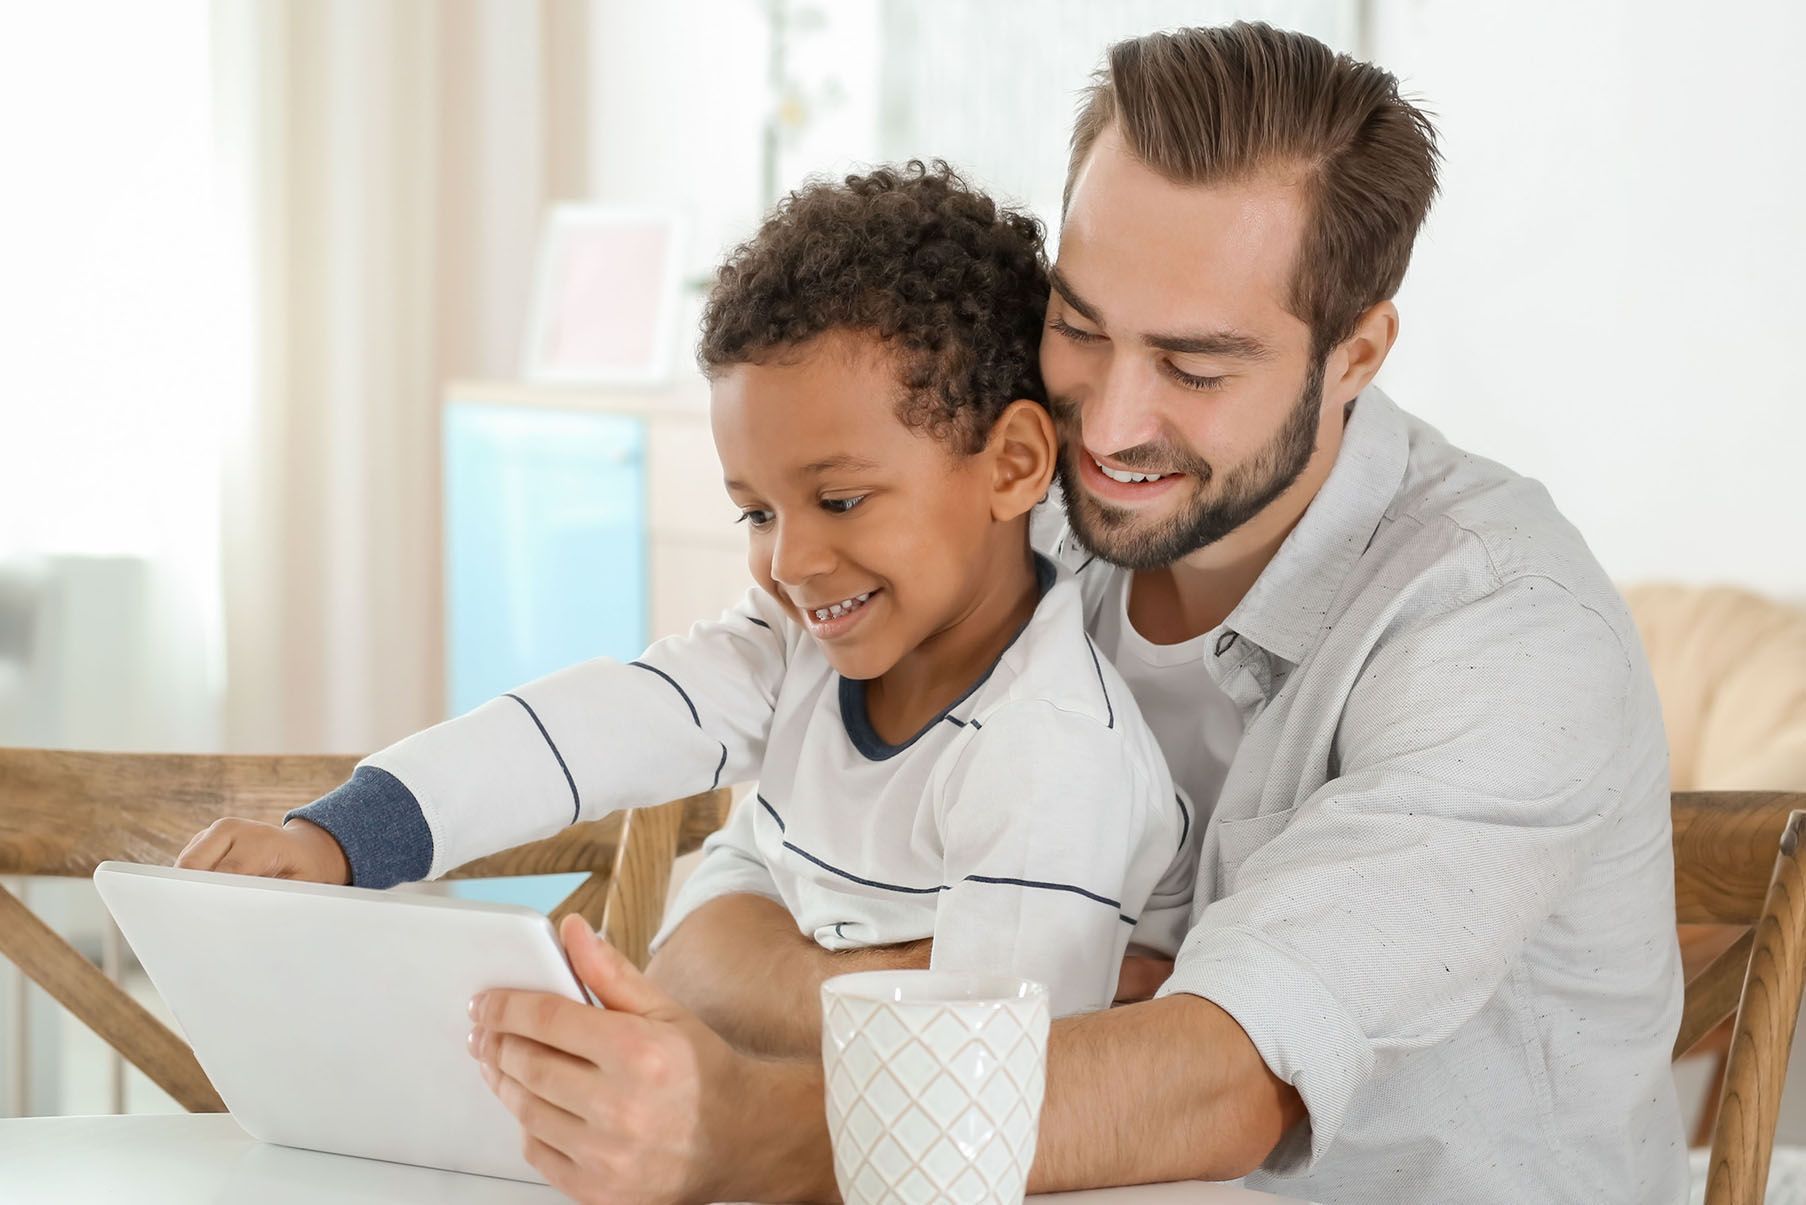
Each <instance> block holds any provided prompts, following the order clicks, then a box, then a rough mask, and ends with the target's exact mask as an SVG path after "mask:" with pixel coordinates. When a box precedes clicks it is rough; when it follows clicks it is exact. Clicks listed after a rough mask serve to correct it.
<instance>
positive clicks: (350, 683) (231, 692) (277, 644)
mask: <svg viewBox="0 0 1806 1205" xmlns="http://www.w3.org/2000/svg"><path fill="white" fill-rule="evenodd" d="M586 34H587V7H586V5H584V4H583V3H580V2H578V0H539V2H537V3H514V2H509V0H261V2H259V3H255V4H251V3H240V2H235V0H219V2H218V3H217V4H216V8H215V46H216V54H215V64H216V98H217V108H218V112H219V115H220V122H221V125H220V130H221V138H222V146H223V150H224V158H225V159H226V160H227V161H228V162H232V163H235V164H237V165H238V170H237V172H236V173H235V174H234V176H233V178H232V184H231V193H232V195H231V196H230V197H229V199H228V205H227V212H228V214H230V215H235V220H236V222H237V223H238V228H237V230H236V231H235V234H236V235H237V243H238V245H239V247H240V248H241V249H242V256H241V258H240V262H239V264H238V272H237V274H236V280H237V282H238V288H239V292H240V297H239V303H238V305H237V306H236V307H235V312H236V313H237V314H238V315H240V317H241V319H242V322H243V324H244V329H243V330H242V331H240V332H237V333H238V335H239V336H240V337H239V338H238V339H237V340H236V345H237V346H239V347H242V348H243V349H244V354H243V356H242V359H241V362H240V363H239V364H238V366H237V367H238V371H239V373H240V379H241V380H242V382H243V385H244V389H243V396H244V398H245V399H246V401H245V404H243V405H241V406H237V407H234V408H232V410H231V412H230V415H229V421H228V423H227V428H226V432H225V447H224V456H223V460H224V464H225V469H226V480H225V506H224V528H223V537H222V538H223V563H224V572H223V575H222V576H223V582H224V597H225V633H226V658H225V664H226V691H225V740H226V745H227V747H228V748H231V749H236V750H245V751H264V752H277V751H347V752H362V751H367V750H369V749H371V748H374V747H376V746H378V745H381V744H383V743H386V742H388V741H391V740H394V739H396V738H398V737H399V736H401V735H404V734H405V733H407V732H410V731H413V730H415V729H418V728H420V727H423V726H425V725H427V724H430V723H432V722H434V721H436V720H438V719H440V718H442V706H443V704H442V691H443V686H442V668H441V660H442V658H441V648H442V640H441V624H440V575H441V568H440V555H439V528H438V508H439V501H438V499H439V424H438V407H439V399H440V390H441V386H442V384H443V383H444V382H445V381H446V380H448V379H451V378H453V377H458V376H469V375H509V374H511V373H512V372H513V371H514V367H515V359H516V346H517V337H518V330H519V327H520V321H521V315H522V313H523V311H524V308H525V294H526V290H527V286H528V281H529V278H530V274H531V267H532V253H533V246H534V239H535V234H536V231H537V227H538V221H539V215H540V213H541V210H542V207H543V205H544V204H545V203H546V202H547V201H548V200H551V199H558V198H560V197H562V196H566V195H572V194H575V193H578V192H580V191H581V190H582V188H583V186H584V174H585V173H584V168H583V153H584V145H585V141H584V135H583V131H582V113H583V108H584V105H583V96H584V87H583V81H584V74H583V63H584V61H585V59H584V47H585V43H586Z"/></svg>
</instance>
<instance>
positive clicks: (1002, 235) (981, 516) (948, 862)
mask: <svg viewBox="0 0 1806 1205" xmlns="http://www.w3.org/2000/svg"><path fill="white" fill-rule="evenodd" d="M1047 291H1048V285H1047V279H1046V269H1045V262H1044V260H1043V258H1042V251H1041V242H1040V228H1039V226H1038V224H1037V223H1036V222H1035V221H1034V220H1033V219H1032V218H1029V217H1026V216H1023V215H1020V214H1016V213H1012V212H1010V211H1008V210H999V209H998V208H997V207H996V206H995V205H994V204H993V203H992V202H991V201H990V200H989V199H988V198H986V197H984V196H982V195H980V194H978V193H976V192H974V191H972V190H971V189H969V188H968V187H967V186H966V185H965V184H964V183H963V182H962V181H961V180H960V179H959V178H958V177H957V176H956V175H954V174H953V173H952V172H951V171H950V170H949V169H948V168H947V167H946V166H945V165H944V164H937V165H935V166H934V167H932V168H929V167H924V166H923V165H922V164H920V163H912V164H910V165H908V166H907V167H905V168H900V169H894V170H893V169H885V170H879V171H875V172H873V173H871V174H870V175H865V176H853V177H849V178H847V179H846V180H845V181H844V182H843V183H840V184H831V185H830V184H816V185H812V186H810V187H807V188H805V189H803V190H801V191H799V192H797V193H794V194H792V195H791V197H790V198H789V199H788V200H787V201H786V202H785V203H784V204H783V205H781V206H780V207H779V208H778V209H777V210H776V211H775V212H774V214H773V215H772V216H771V217H770V218H769V219H768V220H767V221H766V222H765V224H764V225H763V226H762V227H761V229H760V230H759V232H758V234H757V235H756V236H755V237H754V238H753V239H752V240H751V241H750V242H748V243H747V244H745V245H744V246H742V247H741V248H739V249H738V250H737V251H736V252H735V253H734V254H733V255H732V256H731V257H730V258H729V260H728V261H727V263H726V264H725V265H724V266H723V268H722V270H721V273H720V275H719V278H718V280H717V283H716V285H715V287H714V290H713V292H712V294H711V295H710V297H709V301H708V305H707V308H706V311H705V315H704V319H703V334H702V343H701V350H700V360H701V363H702V367H703V370H704V372H705V374H706V375H707V376H708V378H709V380H710V386H711V418H712V423H713V428H714V435H715V442H716V447H717V450H718V451H719V453H720V458H721V463H722V467H723V469H724V470H725V479H726V485H727V490H728V493H729V494H730V495H731V497H732V498H733V500H734V502H735V503H736V504H737V505H738V506H739V507H740V509H741V519H742V521H743V522H744V523H745V525H746V527H747V529H748V531H747V537H748V564H749V566H750V568H751V570H752V575H753V578H754V579H755V581H756V582H757V583H758V588H756V589H754V590H752V591H751V592H749V593H748V595H747V597H746V599H745V600H744V601H743V602H742V603H741V604H740V605H739V606H738V607H736V608H735V609H733V610H731V611H729V612H728V613H726V614H725V615H724V616H723V617H722V618H721V620H720V621H718V622H716V623H709V624H700V625H698V626H697V627H695V628H694V629H692V630H691V632H690V633H689V634H688V635H687V636H682V637H674V638H672V639H669V640H663V641H660V642H659V643H657V644H655V645H653V646H652V647H651V648H649V649H648V650H646V652H645V654H644V655H643V656H642V657H641V658H640V659H639V660H637V661H633V662H629V663H627V664H625V665H623V664H620V663H618V662H613V661H608V660H597V661H592V662H587V663H585V664H582V665H578V666H574V667H572V668H570V669H566V670H563V671H560V672H559V673H555V674H552V675H550V676H549V677H546V678H543V679H540V680H539V681H536V682H533V683H530V684H528V685H526V686H523V687H521V688H520V689H519V690H517V691H515V692H513V693H511V694H508V695H505V696H503V697H502V698H499V699H496V700H493V701H491V702H489V703H487V704H485V705H483V706H482V707H479V708H477V709H476V710H475V711H472V712H471V713H469V714H468V715H464V716H461V717H459V718H457V719H454V720H451V721H448V722H446V723H444V724H440V725H438V726H437V727H434V728H431V729H428V730H427V731H425V732H422V733H419V734H417V735H415V736H412V737H409V738H408V739H406V740H404V741H402V742H400V743H399V744H396V745H394V746H391V747H390V748H388V749H385V750H383V751H382V752H380V753H377V754H375V755H374V756H372V757H370V758H367V759H366V760H365V761H364V762H363V763H361V764H360V765H359V767H358V769H357V771H356V773H355V774H354V776H353V777H352V779H351V781H350V782H348V783H346V784H345V785H344V786H342V787H340V788H339V789H338V790H337V791H335V792H333V793H332V794H330V795H328V796H326V797H325V798H323V799H321V800H319V801H317V802H315V803H313V804H310V805H309V806H307V807H305V808H301V809H299V810H298V811H296V812H294V813H292V814H291V815H290V817H289V818H288V819H287V821H286V823H285V824H284V825H283V826H281V827H280V828H277V827H275V826H271V825H257V824H252V823H250V822H246V821H221V822H219V823H218V824H216V825H215V826H213V828H211V829H209V830H208V831H207V832H206V833H203V834H202V835H200V836H199V837H197V838H196V839H195V841H194V842H193V843H191V845H190V847H189V849H188V850H186V851H184V854H183V857H182V859H181V861H180V863H179V864H181V865H190V866H198V867H213V868H218V869H226V870H243V871H248V872H250V873H258V874H283V875H287V876H290V877H303V878H315V879H323V880H326V881H337V882H346V881H349V882H352V883H355V884H357V885H359V886H368V887H387V886H390V885H392V884H395V883H398V882H403V881H407V880H413V879H422V878H432V877H434V876H436V875H439V874H441V873H443V872H444V871H446V870H448V869H450V868H452V867H455V866H458V865H460V864H462V863H464V862H467V861H469V860H471V859H473V858H477V857H480V856H482V855H485V854H489V853H493V852H495V851H497V850H500V849H504V848H507V847H510V846H514V845H518V844H521V843H523V842H526V841H530V840H534V839H537V838H541V837H545V836H548V835H550V834H551V833H553V832H555V831H556V830H557V829H559V828H561V827H563V826H565V825H568V824H572V823H574V822H576V821H577V820H580V819H595V818H597V817H599V816H602V815H604V814H606V813H607V812H609V811H612V810H615V809H618V808H624V807H634V806H642V805H647V804H653V803H659V802H662V801H664V800H667V799H671V798H675V797H678V796H682V795H688V794H692V793H695V792H697V791H703V790H707V789H709V788H711V787H714V786H718V785H721V784H723V783H733V782H742V781H747V780H750V779H754V778H756V779H758V782H759V786H758V791H757V794H756V796H755V798H753V799H750V800H747V801H745V802H743V804H742V805H741V806H740V807H739V808H738V809H737V810H736V812H735V815H734V816H733V818H732V819H731V820H730V821H729V823H728V826H727V827H726V828H725V829H724V830H723V831H722V832H721V833H718V834H716V835H715V836H714V837H713V838H711V840H710V841H709V843H708V845H707V847H706V848H707V853H706V855H705V857H704V860H703V865H702V867H701V868H700V869H699V870H698V872H697V873H698V879H699V881H702V882H708V883H712V884H715V885H716V886H717V887H718V886H719V885H720V884H722V883H723V882H724V881H725V882H728V883H732V884H733V885H734V886H735V887H736V889H739V890H746V891H753V892H758V893H761V894H764V895H767V896H770V897H773V898H776V899H778V900H780V901H781V902H782V903H783V904H784V905H785V906H786V907H787V908H788V909H789V910H790V912H791V914H792V915H793V916H794V917H795V918H796V921H797V924H798V926H799V928H800V930H801V931H802V932H804V933H805V934H809V935H812V936H813V938H814V940H815V941H816V942H817V943H819V944H820V945H821V946H823V947H825V948H829V949H847V948H853V947H867V946H879V945H892V944H896V943H901V942H909V941H916V940H919V939H922V938H932V939H933V947H932V965H933V966H934V967H935V968H937V969H972V970H978V969H982V970H987V971H1000V970H1005V969H1007V970H1009V971H1011V972H1013V973H1016V974H1019V975H1023V976H1027V977H1029V978H1033V979H1038V980H1041V981H1043V982H1045V983H1046V984H1047V985H1048V987H1049V988H1050V990H1051V993H1052V1004H1053V1007H1054V1011H1055V1012H1056V1013H1060V1014H1064V1013H1071V1012H1075V1011H1080V1010H1085V1009H1095V1008H1102V1007H1105V1006H1107V1005H1108V1004H1109V1003H1110V1001H1111V999H1112V997H1113V995H1114V992H1115V987H1116V978H1117V971H1118V968H1119V966H1120V964H1121V960H1122V956H1123V953H1124V950H1125V947H1126V946H1127V945H1128V943H1129V941H1130V940H1131V937H1133V939H1134V940H1135V941H1136V942H1137V944H1139V945H1142V946H1146V947H1149V948H1151V949H1153V950H1156V951H1158V952H1160V953H1163V954H1166V955H1169V956H1170V955H1171V954H1172V953H1173V952H1174V951H1175V950H1176V949H1177V946H1178V943H1179V939H1180V936H1181V934H1182V932H1183V928H1184V925H1185V921H1186V916H1187V912H1188V909H1189V900H1190V894H1191V885H1192V879H1193V875H1194V871H1195V863H1196V856H1197V854H1196V847H1197V841H1196V837H1197V835H1198V834H1197V833H1196V832H1195V831H1194V830H1195V829H1196V828H1198V827H1199V826H1196V825H1194V824H1192V822H1191V817H1190V814H1189V811H1188V810H1187V807H1186V805H1185V803H1184V802H1183V800H1181V799H1180V798H1179V796H1178V795H1177V794H1176V793H1175V792H1174V790H1173V787H1172V783H1171V780H1170V778H1169V776H1168V773H1167V768H1166V765H1165V762H1164V761H1163V760H1162V758H1161V754H1160V749H1159V746H1158V745H1157V744H1156V742H1155V740H1154V737H1153V735H1152V733H1151V732H1150V731H1149V730H1148V728H1147V727H1146V725H1145V724H1144V723H1143V721H1142V718H1141V715H1140V713H1139V712H1138V710H1137V709H1136V706H1135V701H1134V699H1133V698H1132V697H1131V696H1130V694H1129V691H1128V689H1127V688H1126V687H1125V686H1124V684H1123V682H1122V681H1121V679H1120V678H1118V676H1117V675H1116V673H1115V671H1114V670H1113V669H1112V668H1111V666H1110V665H1109V663H1108V662H1107V661H1106V660H1104V659H1103V658H1102V657H1100V656H1099V655H1098V653H1097V650H1096V649H1095V648H1094V647H1093V646H1092V644H1091V642H1090V640H1089V639H1088V638H1087V636H1086V635H1085V630H1084V623H1083V616H1082V611H1081V601H1080V597H1079V590H1078V587H1077V584H1076V582H1075V581H1074V580H1073V578H1072V575H1071V574H1070V573H1069V572H1067V571H1066V570H1064V569H1058V568H1056V567H1055V566H1054V565H1053V563H1052V562H1050V561H1048V560H1046V559H1044V558H1040V557H1037V556H1035V555H1034V554H1033V553H1032V552H1031V551H1030V548H1029V538H1028V522H1029V512H1030V510H1031V509H1032V508H1033V507H1034V505H1035V503H1036V502H1037V501H1039V500H1040V499H1041V498H1042V497H1043V495H1044V494H1045V493H1046V491H1047V488H1048V483H1049V481H1050V479H1051V478H1052V476H1053V472H1054V463H1055V458H1056V453H1055V440H1054V434H1053V427H1052V423H1051V421H1050V419H1049V417H1048V413H1047V410H1046V407H1045V404H1044V396H1043V388H1042V384H1041V380H1040V375H1039V370H1038V367H1037V348H1038V343H1039V338H1040V333H1041V323H1042V319H1043V316H1044V313H1045V308H1046V301H1047ZM702 894H703V893H702V892H700V891H698V892H693V893H689V894H688V895H687V896H686V897H684V898H682V899H680V901H679V906H678V907H677V908H676V909H675V910H674V912H675V915H674V916H672V917H671V918H670V919H669V920H668V922H667V926H666V928H667V932H668V931H669V930H670V928H671V927H673V926H674V925H676V924H677V923H679V922H681V920H682V918H683V916H684V915H685V914H686V913H687V911H688V910H689V909H690V908H691V907H693V906H694V903H693V902H692V900H694V899H699V898H701V896H702Z"/></svg>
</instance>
